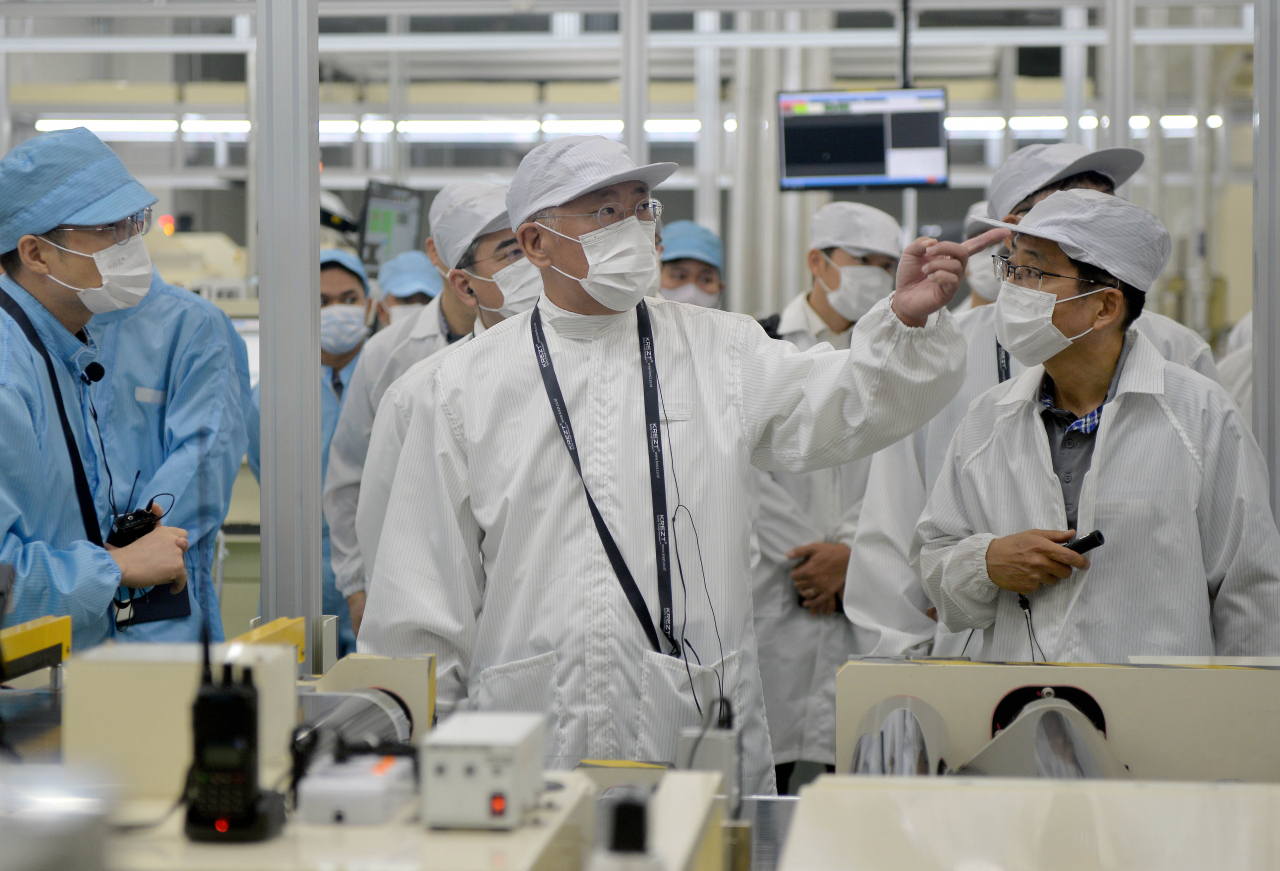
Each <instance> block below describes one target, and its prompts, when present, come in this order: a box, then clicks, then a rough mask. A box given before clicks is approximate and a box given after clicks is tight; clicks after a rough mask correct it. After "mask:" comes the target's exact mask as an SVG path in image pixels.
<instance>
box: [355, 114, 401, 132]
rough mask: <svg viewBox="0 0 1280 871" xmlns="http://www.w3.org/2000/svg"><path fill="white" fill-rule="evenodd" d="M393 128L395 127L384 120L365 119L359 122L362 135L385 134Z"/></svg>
mask: <svg viewBox="0 0 1280 871" xmlns="http://www.w3.org/2000/svg"><path fill="white" fill-rule="evenodd" d="M395 128H396V125H395V124H394V123H393V122H391V121H390V120H388V119H386V118H366V119H365V120H364V121H361V122H360V130H361V132H363V133H380V134H387V133H390V132H391V131H392V130H394V129H395Z"/></svg>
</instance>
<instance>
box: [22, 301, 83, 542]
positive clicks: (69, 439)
mask: <svg viewBox="0 0 1280 871" xmlns="http://www.w3.org/2000/svg"><path fill="white" fill-rule="evenodd" d="M0 308H3V309H4V310H5V311H6V312H8V313H9V317H11V318H13V319H14V321H16V322H17V324H18V327H19V329H21V330H22V332H23V334H24V335H26V337H27V341H28V342H30V343H31V346H32V347H33V348H35V349H36V351H38V352H39V354H40V356H41V357H43V358H44V365H45V368H46V369H48V370H49V386H50V387H51V388H53V401H54V404H55V405H57V406H58V420H59V421H60V422H61V424H62V438H63V439H64V440H65V441H66V443H67V454H68V455H70V458H71V479H72V480H73V481H74V482H75V486H76V499H77V501H79V503H80V518H81V520H82V521H83V522H84V532H85V535H86V536H88V539H89V541H90V542H92V543H93V544H96V545H97V546H98V547H102V530H101V528H99V526H98V510H97V508H95V507H94V504H93V493H92V492H90V490H89V478H88V477H87V476H86V475H85V473H84V464H83V463H82V462H81V460H80V447H79V445H78V444H77V443H76V437H75V435H74V434H73V433H72V431H71V421H69V420H68V419H67V409H66V407H65V406H64V405H63V404H62V390H61V388H59V387H58V373H57V370H56V369H54V366H53V359H52V358H50V356H49V352H48V350H46V349H45V346H44V342H42V341H40V335H39V334H38V333H37V332H36V328H35V327H34V326H32V324H31V319H30V318H28V317H27V313H26V312H25V311H23V310H22V306H20V305H18V302H17V300H15V299H14V298H13V297H11V296H9V294H8V293H6V292H5V291H4V290H0Z"/></svg>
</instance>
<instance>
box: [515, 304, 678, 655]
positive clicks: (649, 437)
mask: <svg viewBox="0 0 1280 871" xmlns="http://www.w3.org/2000/svg"><path fill="white" fill-rule="evenodd" d="M529 326H530V329H531V331H532V333H533V351H534V354H535V355H537V359H538V368H539V369H540V370H541V372H542V384H543V386H544V387H545V388H546V390H547V399H548V401H550V403H551V413H552V414H554V415H555V418H556V426H557V428H558V429H559V430H560V437H561V438H562V439H564V446H565V447H566V448H568V450H569V458H570V459H572V460H573V466H574V468H575V469H577V470H578V478H579V479H580V480H581V481H582V490H583V492H584V493H586V496H587V506H588V507H589V508H590V509H591V519H592V521H594V522H595V525H596V534H598V535H599V536H600V543H601V544H602V545H604V551H605V553H606V554H607V555H608V557H609V563H610V564H611V565H612V566H613V571H614V574H616V575H617V576H618V583H619V584H620V585H621V586H622V592H623V593H625V594H626V596H627V601H628V602H629V603H631V610H632V611H635V613H636V617H637V618H638V619H639V620H640V625H641V627H643V628H644V634H645V635H646V636H648V638H649V644H650V645H652V646H653V649H654V650H655V651H657V652H659V653H661V652H662V645H661V642H660V641H659V640H658V633H657V631H656V630H655V629H654V627H653V618H652V617H650V616H649V606H648V605H647V604H646V603H645V601H644V596H643V595H642V594H641V592H640V588H639V586H637V585H636V579H635V577H634V576H633V575H632V574H631V569H629V568H627V562H626V560H625V559H623V557H622V551H621V550H619V548H618V543H617V542H616V541H615V540H614V538H613V534H612V533H610V532H609V527H608V526H607V525H606V524H605V522H604V518H603V517H601V516H600V510H599V509H598V508H596V503H595V500H594V499H592V498H591V491H590V490H588V489H587V480H586V478H584V477H583V476H582V461H581V460H580V459H579V458H578V445H577V440H576V439H575V438H574V435H573V425H572V424H571V423H570V421H569V409H568V406H567V405H566V404H565V401H564V394H563V393H562V392H561V390H560V382H559V380H557V379H556V370H555V366H554V365H553V364H552V363H551V353H550V352H549V351H548V350H547V339H546V336H545V335H544V334H543V332H542V314H541V313H540V312H539V311H538V307H537V306H536V305H535V306H534V307H533V315H532V317H531V318H530V319H529ZM636 332H637V333H638V334H639V336H640V370H641V375H642V376H643V379H644V422H645V441H646V442H648V445H649V485H650V489H651V491H652V492H651V495H652V498H653V543H654V550H655V551H656V553H657V565H658V605H659V607H660V608H661V611H662V634H663V635H664V636H665V637H666V639H667V642H668V643H669V644H670V645H671V655H672V656H679V655H680V645H679V644H677V643H676V640H675V632H674V628H673V623H674V621H673V617H672V612H671V547H670V541H669V539H668V524H667V482H666V478H665V476H664V473H663V465H662V435H661V431H660V429H659V424H658V420H659V416H658V404H659V401H658V369H657V366H656V363H655V361H654V353H653V326H652V325H651V324H650V323H649V310H648V308H647V307H646V306H645V304H644V302H643V301H641V302H640V304H639V305H638V306H636Z"/></svg>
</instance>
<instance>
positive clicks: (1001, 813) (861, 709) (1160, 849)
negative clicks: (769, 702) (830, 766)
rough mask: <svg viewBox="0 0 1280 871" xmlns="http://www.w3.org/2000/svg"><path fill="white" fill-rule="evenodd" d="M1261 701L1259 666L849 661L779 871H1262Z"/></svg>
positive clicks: (1265, 864)
mask: <svg viewBox="0 0 1280 871" xmlns="http://www.w3.org/2000/svg"><path fill="white" fill-rule="evenodd" d="M1277 697H1280V661H1275V660H1240V659H1180V658H1165V659H1149V660H1145V661H1142V662H1135V663H1133V664H1131V665H1127V666H1107V665H1092V666H1091V665H1053V664H1034V665H1028V664H1005V663H971V662H968V661H934V660H920V661H909V660H896V661H889V660H879V661H877V660H854V661H851V662H849V663H848V664H846V665H845V666H844V667H843V668H842V669H841V671H840V673H839V676H838V677H837V682H836V771H837V773H836V774H835V775H832V776H828V777H823V778H820V779H819V780H818V781H817V782H816V783H814V784H812V785H811V786H809V787H807V788H806V789H805V790H803V791H802V793H801V797H800V801H799V804H798V807H797V808H796V811H795V815H794V818H793V821H792V824H791V827H790V830H789V833H788V836H787V841H786V848H785V851H784V854H783V856H782V858H781V861H780V864H779V867H780V868H782V869H786V871H800V869H806V871H807V869H815V871H816V869H824V871H825V869H832V868H863V867H868V868H870V867H874V868H878V869H898V868H902V869H907V868H910V869H934V868H937V869H960V868H963V869H973V871H978V869H983V871H986V869H992V871H994V869H1004V868H1010V869H1012V868H1046V869H1053V868H1063V869H1066V868H1072V869H1076V868H1116V869H1120V868H1124V869H1141V868H1152V869H1155V868H1159V869H1182V868H1185V869H1200V868H1210V867H1216V868H1243V869H1252V868H1258V869H1262V868H1274V867H1275V857H1276V856H1277V855H1280V852H1277V848H1280V837H1278V836H1277V835H1276V833H1275V829H1274V826H1273V825H1272V823H1271V821H1272V820H1273V819H1274V818H1275V814H1276V812H1277V810H1278V809H1280V750H1277V745H1276V741H1275V736H1276V734H1277V732H1278V730H1280V709H1278V708H1277V706H1276V705H1275V703H1274V699H1276V698H1277ZM854 845H856V846H854Z"/></svg>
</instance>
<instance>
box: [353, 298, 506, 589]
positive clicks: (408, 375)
mask: <svg viewBox="0 0 1280 871" xmlns="http://www.w3.org/2000/svg"><path fill="white" fill-rule="evenodd" d="M483 332H484V323H483V322H482V321H481V320H480V318H476V322H475V326H474V327H473V328H472V330H471V332H470V333H468V334H467V335H465V336H463V337H462V338H461V339H458V340H457V341H456V342H453V343H452V344H449V345H445V346H444V347H443V348H441V349H440V350H439V351H436V352H435V353H434V354H432V355H431V356H430V357H428V358H427V359H425V360H420V361H418V362H417V363H414V364H413V365H412V366H410V367H409V371H408V372H405V373H404V374H403V375H401V376H400V377H399V378H397V379H396V380H395V381H393V382H391V384H390V385H389V386H388V387H387V389H386V390H385V391H384V392H383V394H382V401H381V402H380V403H378V414H377V416H376V417H375V418H374V420H373V432H372V433H370V434H369V452H368V454H367V456H366V457H365V463H364V472H363V473H362V474H361V476H360V504H359V505H358V506H357V507H356V540H357V541H358V542H359V545H360V554H361V559H362V560H363V561H364V564H365V590H366V592H367V590H368V586H369V583H370V582H371V581H372V580H373V571H374V564H375V562H376V560H377V557H378V541H379V539H381V538H382V524H383V521H384V520H385V519H386V516H387V502H388V501H390V499H391V485H392V484H393V483H394V482H395V479H396V467H397V466H398V465H399V464H400V452H401V451H402V450H403V449H404V436H405V433H406V432H408V431H409V421H410V420H411V419H412V417H413V414H414V410H415V409H416V408H417V406H418V405H419V404H421V403H422V401H423V397H424V396H425V395H426V393H427V386H428V384H429V382H430V380H431V370H432V369H434V368H435V367H436V365H437V364H438V363H439V362H440V361H441V360H443V359H444V358H445V356H446V355H448V354H452V353H453V352H454V351H456V350H457V349H458V348H461V347H462V346H463V345H465V344H466V343H467V342H469V341H471V340H472V339H474V338H475V337H476V336H478V335H480V334H481V333H483Z"/></svg>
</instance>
